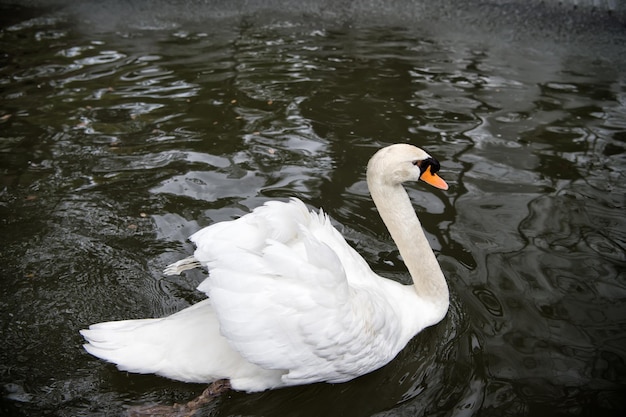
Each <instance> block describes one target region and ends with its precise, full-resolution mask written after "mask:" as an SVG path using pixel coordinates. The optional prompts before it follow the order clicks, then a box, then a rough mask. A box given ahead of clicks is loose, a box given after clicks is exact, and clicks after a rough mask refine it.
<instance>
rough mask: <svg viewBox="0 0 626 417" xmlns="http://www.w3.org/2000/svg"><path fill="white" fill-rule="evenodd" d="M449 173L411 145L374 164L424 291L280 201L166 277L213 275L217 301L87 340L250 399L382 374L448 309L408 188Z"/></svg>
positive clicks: (103, 327) (222, 226)
mask: <svg viewBox="0 0 626 417" xmlns="http://www.w3.org/2000/svg"><path fill="white" fill-rule="evenodd" d="M439 167H440V166H439V163H438V162H437V160H435V159H434V158H433V157H431V156H430V155H429V154H428V153H426V152H425V151H424V150H422V149H420V148H418V147H415V146H412V145H409V144H395V145H391V146H387V147H385V148H382V149H380V150H378V151H377V152H376V153H375V154H374V155H373V156H372V158H371V159H370V161H369V163H368V165H367V184H368V187H369V190H370V194H371V196H372V199H373V201H374V203H375V205H376V207H377V209H378V212H379V213H380V216H381V217H382V220H383V222H384V223H385V225H386V227H387V229H388V230H389V233H390V234H391V236H392V238H393V240H394V241H395V243H396V245H397V246H398V249H399V251H400V254H401V255H402V258H403V260H404V262H405V264H406V267H407V269H408V270H409V272H410V274H411V277H412V279H413V284H412V285H403V284H400V283H398V282H395V281H392V280H389V279H386V278H383V277H381V276H379V275H377V274H375V273H374V272H373V271H372V270H371V269H370V267H369V266H368V264H367V263H366V261H365V260H364V259H363V258H362V257H361V256H360V255H359V254H358V253H357V252H356V251H355V250H354V249H353V248H352V247H351V246H350V245H348V243H346V241H345V240H344V238H343V237H342V236H341V234H340V233H339V231H338V230H337V229H335V228H334V227H333V226H332V225H331V222H330V220H329V217H328V216H327V215H326V214H325V213H324V212H323V211H321V210H320V211H319V212H315V211H309V210H308V209H307V208H306V206H305V205H304V203H302V202H301V201H300V200H298V199H296V198H292V199H291V200H289V201H287V202H283V201H269V202H267V203H265V204H264V205H262V206H260V207H258V208H256V209H254V210H253V211H252V212H251V213H249V214H246V215H244V216H242V217H240V218H239V219H237V220H232V221H226V222H221V223H216V224H213V225H210V226H208V227H205V228H204V229H201V230H200V231H198V232H196V233H195V234H193V235H192V236H191V237H190V240H191V241H192V242H193V243H194V244H195V245H196V250H195V252H194V254H193V256H190V257H188V258H185V259H183V260H180V261H178V262H175V263H173V264H171V265H169V266H168V267H167V268H166V269H165V270H164V272H165V273H166V274H180V273H181V272H182V271H185V270H187V269H191V268H195V267H199V266H202V267H206V268H207V269H208V270H209V275H208V277H207V278H206V279H205V280H204V281H203V282H202V283H200V285H199V286H198V290H200V291H202V292H204V293H206V294H207V296H208V298H206V299H205V300H203V301H200V302H198V303H197V304H194V305H192V306H190V307H188V308H186V309H184V310H182V311H179V312H177V313H175V314H173V315H171V316H168V317H164V318H150V319H139V320H123V321H112V322H105V323H99V324H93V325H91V326H89V329H86V330H81V331H80V333H81V334H82V336H83V337H84V338H85V340H86V343H85V344H84V348H85V349H86V350H87V352H89V353H90V354H92V355H94V356H96V357H98V358H101V359H103V360H105V361H108V362H112V363H114V364H116V365H117V367H118V368H119V369H120V370H123V371H128V372H135V373H154V374H157V375H161V376H164V377H167V378H171V379H175V380H180V381H185V382H196V383H214V382H215V381H223V380H225V381H226V382H227V384H228V387H229V388H232V389H234V390H239V391H246V392H256V391H263V390H267V389H274V388H279V387H285V386H291V385H300V384H309V383H313V382H329V383H341V382H345V381H349V380H351V379H353V378H356V377H358V376H360V375H364V374H367V373H369V372H371V371H374V370H376V369H378V368H380V367H382V366H383V365H385V364H387V363H388V362H389V361H391V360H392V359H393V358H394V357H395V356H396V355H397V354H398V352H400V350H402V349H403V348H404V346H405V345H406V344H407V343H408V342H409V340H410V339H411V338H413V337H414V336H415V335H416V334H417V333H418V332H420V331H421V330H422V329H424V328H425V327H428V326H431V325H434V324H436V323H438V322H439V321H440V320H442V319H443V318H444V316H445V315H446V312H447V310H448V304H449V300H448V298H449V296H448V286H447V284H446V280H445V278H444V275H443V273H442V271H441V268H440V266H439V264H438V262H437V259H436V258H435V255H434V253H433V251H432V249H431V247H430V245H429V243H428V241H427V238H426V236H425V235H424V232H423V231H422V227H421V224H420V221H419V219H418V217H417V215H416V214H415V211H414V209H413V207H412V205H411V202H410V199H409V196H408V194H407V192H406V191H405V189H404V187H403V186H402V183H403V182H405V181H417V180H419V179H421V180H423V181H425V182H427V183H429V184H431V185H433V186H434V187H437V188H440V189H443V190H446V189H447V188H448V185H447V184H446V182H445V181H444V180H443V179H441V177H439V176H438V175H437V171H438V170H439Z"/></svg>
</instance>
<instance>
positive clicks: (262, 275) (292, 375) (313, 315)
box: [191, 199, 398, 384]
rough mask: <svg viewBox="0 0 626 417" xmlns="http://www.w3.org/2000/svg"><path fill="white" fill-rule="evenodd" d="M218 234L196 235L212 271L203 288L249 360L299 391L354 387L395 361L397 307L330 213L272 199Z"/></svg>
mask: <svg viewBox="0 0 626 417" xmlns="http://www.w3.org/2000/svg"><path fill="white" fill-rule="evenodd" d="M212 228H213V226H210V227H208V228H205V229H203V230H201V231H199V232H198V233H196V234H194V235H193V236H192V238H191V239H192V240H193V241H194V242H195V243H196V245H197V250H196V253H195V254H194V256H195V257H196V259H198V260H199V261H201V262H202V263H203V264H205V265H206V266H207V267H208V268H209V271H210V273H209V276H208V278H206V279H205V280H204V281H203V282H202V283H201V284H200V285H199V287H198V289H199V290H201V291H203V292H205V293H207V295H208V296H209V297H210V298H211V300H212V304H213V306H214V309H215V311H216V314H217V317H218V320H219V323H220V331H221V334H222V335H223V336H224V337H225V338H226V339H228V341H229V342H230V344H231V345H232V347H233V348H234V349H236V350H237V351H238V352H239V353H240V354H241V355H242V356H243V357H244V358H245V359H246V360H248V361H250V362H252V363H254V364H256V365H258V366H261V367H263V368H265V369H275V370H283V371H285V372H286V374H285V375H284V376H283V380H284V381H285V382H286V383H294V384H295V383H306V382H312V381H320V380H326V381H329V382H341V381H345V380H348V379H351V378H353V377H355V376H357V375H360V374H363V373H365V372H369V371H371V370H373V369H376V368H378V367H380V366H381V365H383V364H384V363H386V362H387V361H388V360H390V359H391V358H392V357H393V356H395V354H396V353H397V350H398V349H396V347H395V346H394V347H391V346H389V342H388V340H389V336H390V335H391V334H392V333H393V332H394V331H397V330H398V329H397V328H396V327H397V326H396V325H395V322H396V321H398V320H397V318H395V317H392V316H390V314H391V312H393V311H394V309H393V306H390V305H389V304H388V301H387V300H386V299H385V297H384V296H381V294H380V288H378V287H377V288H373V287H372V288H368V285H378V284H376V283H377V282H378V281H380V278H379V277H375V276H374V274H373V272H371V270H370V269H369V267H368V266H367V264H366V263H365V262H364V261H363V259H362V258H361V257H360V256H358V254H357V253H356V252H355V251H354V250H353V249H352V248H351V247H350V246H349V245H348V244H347V243H346V242H345V240H344V239H343V237H341V234H340V233H339V232H338V231H337V230H336V229H335V228H334V227H333V226H332V225H331V224H330V221H329V219H328V217H327V216H326V215H325V214H323V213H322V212H320V213H314V212H309V211H308V210H307V209H306V207H305V206H304V204H303V203H302V202H300V201H299V200H296V199H292V200H291V201H290V202H288V203H281V202H276V201H273V202H271V203H270V204H266V205H264V206H262V207H260V208H258V209H256V210H254V211H253V212H252V213H250V214H248V215H246V216H243V217H241V218H240V219H237V220H234V221H231V222H226V223H219V227H218V228H215V230H211V229H212ZM236 234H238V236H236ZM367 274H370V275H371V277H372V278H373V277H375V279H370V280H368V279H366V278H367V277H364V275H367ZM383 330H384V331H383ZM390 356H391V357H390Z"/></svg>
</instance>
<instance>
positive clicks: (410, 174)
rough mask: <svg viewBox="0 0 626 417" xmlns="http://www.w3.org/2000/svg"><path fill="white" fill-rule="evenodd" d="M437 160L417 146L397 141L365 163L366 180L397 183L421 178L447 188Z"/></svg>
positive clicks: (443, 188) (434, 185)
mask: <svg viewBox="0 0 626 417" xmlns="http://www.w3.org/2000/svg"><path fill="white" fill-rule="evenodd" d="M438 171H439V162H438V161H437V160H436V159H435V158H433V157H432V156H430V155H429V154H428V153H426V152H425V151H424V150H423V149H420V148H418V147H417V146H413V145H409V144H406V143H398V144H395V145H390V146H387V147H385V148H382V149H381V150H379V151H378V152H376V153H375V154H374V156H372V158H371V159H370V161H369V163H368V164H367V181H368V182H370V183H371V182H372V181H373V182H378V183H385V184H388V185H398V184H401V183H403V182H406V181H418V180H422V181H425V182H427V183H428V184H430V185H432V186H433V187H437V188H440V189H442V190H447V189H448V184H446V182H445V181H444V180H443V179H442V178H441V177H440V176H439V175H437V172H438Z"/></svg>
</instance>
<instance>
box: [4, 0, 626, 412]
mask: <svg viewBox="0 0 626 417" xmlns="http://www.w3.org/2000/svg"><path fill="white" fill-rule="evenodd" d="M124 4H127V3H124ZM128 4H131V5H135V6H136V7H135V9H137V8H141V7H143V6H145V5H144V4H143V3H142V2H135V3H128ZM177 4H180V2H179V3H177ZM92 6H93V5H92ZM118 6H119V5H118ZM161 6H163V5H161ZM196 6H197V4H196ZM120 7H121V6H120ZM207 7H208V6H207ZM2 8H3V12H2V13H3V14H4V16H5V17H4V18H3V19H4V20H3V22H4V23H3V27H2V31H1V32H0V41H1V42H2V52H3V54H2V58H1V59H2V61H1V62H2V66H1V69H0V86H1V87H0V96H1V100H0V167H1V169H2V171H1V175H0V178H1V180H2V188H1V190H0V240H1V241H0V253H1V266H0V277H1V279H0V317H1V318H2V321H1V327H0V332H1V335H2V340H3V344H2V348H1V349H0V382H1V384H2V386H3V388H4V394H3V399H2V400H1V403H0V404H1V405H0V410H2V412H3V413H4V415H58V416H77V415H119V414H120V413H121V412H122V411H123V410H125V409H127V408H128V407H129V406H132V405H136V404H145V403H172V402H174V401H179V402H182V401H187V400H190V399H191V398H193V397H194V396H195V395H197V394H199V393H200V392H201V391H202V390H203V388H204V387H203V386H201V385H196V384H184V383H179V382H174V381H169V380H166V379H163V378H159V377H155V376H142V375H131V374H127V373H124V372H120V371H118V370H117V369H115V367H113V366H112V365H108V364H105V363H103V362H102V361H99V360H97V359H95V358H93V357H91V356H89V355H88V354H86V353H85V352H84V351H83V350H82V348H81V344H82V339H81V337H80V336H79V334H78V330H79V329H81V328H84V327H86V326H88V325H89V324H91V323H95V322H99V321H108V320H118V319H127V318H141V317H155V316H162V315H166V314H171V313H173V312H175V311H178V310H180V309H182V308H184V307H186V306H188V305H190V304H192V303H194V302H197V301H199V300H201V299H202V298H203V294H201V293H199V292H197V291H195V287H196V286H197V285H198V284H199V282H201V281H202V279H203V278H204V276H205V275H204V273H203V272H201V271H194V272H190V273H186V274H185V275H184V276H182V277H165V276H163V274H162V273H161V270H162V268H163V267H164V266H165V265H167V264H168V263H170V262H173V261H175V260H177V259H179V258H182V257H185V256H187V255H188V254H190V253H191V251H192V250H193V248H192V246H191V244H190V243H189V242H187V241H186V238H187V237H188V236H189V235H190V234H192V233H193V232H194V231H196V230H198V229H199V228H201V227H203V226H206V225H209V224H212V223H214V222H218V221H222V220H229V219H233V218H237V217H239V216H241V215H243V214H245V213H248V212H249V211H251V210H252V209H253V208H254V207H256V206H258V205H260V204H262V203H263V202H265V201H267V200H270V199H275V198H280V199H285V198H288V197H290V196H297V197H299V198H301V199H302V200H303V201H304V202H305V203H306V204H307V205H309V206H310V207H311V208H315V207H324V209H325V210H326V211H327V212H328V213H329V214H330V216H331V217H332V219H333V221H334V222H335V224H336V225H337V227H338V228H340V230H342V232H343V233H344V235H345V236H346V237H347V239H348V241H349V242H350V243H351V244H352V245H353V246H355V247H356V248H357V249H358V250H359V252H360V253H362V254H363V256H364V257H365V259H366V260H367V261H368V262H369V263H370V264H371V265H372V267H373V269H374V270H376V271H377V272H379V273H381V274H383V275H385V276H387V277H389V278H390V279H396V280H399V281H402V282H409V277H408V275H407V273H406V271H405V269H404V266H403V264H402V261H401V259H400V258H399V255H398V252H397V250H396V248H395V246H394V244H393V242H392V241H391V239H390V238H389V236H388V234H387V232H386V230H385V229H384V226H383V225H382V222H381V221H380V219H379V217H378V215H377V213H376V211H375V209H374V207H373V204H372V202H371V200H370V198H369V195H368V192H367V188H366V185H365V165H366V163H367V160H368V158H369V157H370V156H371V155H372V154H373V153H374V152H375V151H376V150H377V149H378V148H380V147H382V146H385V145H387V144H390V143H394V142H409V143H413V144H417V145H419V146H421V147H423V148H425V149H427V150H428V151H429V152H430V153H431V154H432V155H434V156H435V157H436V158H437V159H439V161H440V162H441V164H442V171H441V174H442V176H443V177H444V178H445V179H446V180H447V181H448V183H449V184H450V185H451V187H450V189H449V190H448V191H445V192H443V191H439V190H434V189H432V188H427V187H426V186H424V185H423V184H411V185H408V191H409V194H410V196H411V199H412V201H413V203H414V205H415V208H416V210H417V212H418V214H419V216H420V219H421V220H422V222H423V226H424V228H425V231H426V233H427V236H428V238H429V240H430V241H431V244H432V246H433V248H434V250H435V252H436V254H437V256H438V259H439V261H440V263H441V266H442V269H443V271H444V273H445V275H446V276H447V278H448V282H449V285H450V289H451V298H452V300H451V307H450V311H449V313H448V315H447V317H446V318H445V319H444V321H442V322H441V323H440V324H438V325H436V326H434V327H432V328H429V329H427V330H425V331H424V332H423V333H421V334H420V335H418V336H417V337H416V338H415V339H414V340H412V341H411V343H410V344H409V345H408V346H407V347H406V349H404V350H403V351H402V352H401V354H400V355H399V356H398V357H397V358H396V359H395V360H394V361H393V362H392V363H390V364H389V365H388V366H386V367H384V368H383V369H381V370H379V371H377V372H374V373H372V374H370V375H367V376H364V377H362V378H359V379H357V380H355V381H352V382H349V383H345V384H338V385H327V384H316V385H311V386H305V387H295V388H289V389H283V390H277V391H271V392H265V393H257V394H243V393H232V394H231V395H227V396H224V397H222V398H221V399H219V400H218V401H216V402H215V403H213V404H212V405H210V406H208V407H207V408H206V409H205V410H203V413H204V415H212V416H235V415H250V416H252V415H255V416H261V415H263V416H272V415H276V416H286V415H289V416H320V415H329V416H333V415H337V416H338V415H342V416H374V415H376V416H416V415H438V416H439V415H441V416H444V415H445V416H452V415H454V416H470V415H480V416H507V415H514V416H523V415H528V416H541V415H546V416H555V415H572V416H578V415H593V416H602V415H615V416H617V415H622V413H623V412H624V410H625V409H626V402H625V400H624V397H623V393H624V387H625V383H626V364H625V359H626V332H625V331H626V304H625V301H626V275H625V273H624V267H625V266H626V255H625V242H626V218H625V216H624V205H625V191H626V187H625V185H624V184H625V183H626V182H625V180H626V178H625V176H626V172H625V170H626V152H625V148H626V79H625V72H624V70H625V68H624V60H623V56H620V54H619V53H618V51H620V50H622V51H623V49H622V47H623V46H624V45H626V34H624V31H623V25H622V26H620V24H618V23H617V22H616V21H615V19H613V18H611V16H608V17H607V16H605V15H601V16H599V15H597V14H596V15H594V16H592V18H593V19H599V20H593V21H592V22H593V23H598V22H600V23H602V25H601V26H594V28H595V29H594V30H593V31H591V30H589V31H588V32H584V30H585V27H582V29H580V28H579V29H580V30H579V32H581V31H582V35H581V34H580V33H574V31H571V32H570V35H571V36H565V37H564V36H562V35H563V31H566V29H568V28H567V27H566V28H565V29H564V28H563V27H557V28H555V33H556V34H554V36H552V37H548V38H546V37H544V36H543V35H544V34H545V33H544V32H541V33H540V35H541V36H537V37H535V38H533V37H532V36H531V35H529V34H524V33H521V32H518V31H516V30H515V29H514V28H507V30H500V29H501V28H498V27H497V26H498V25H497V23H495V22H493V24H492V25H491V26H490V27H489V28H488V30H493V31H494V32H492V33H486V34H483V35H481V33H480V31H481V30H480V29H477V28H463V27H462V26H459V27H456V26H455V29H452V27H451V26H450V27H446V26H441V25H438V24H433V25H428V24H424V25H411V24H407V23H406V21H405V20H403V19H401V18H398V19H397V20H389V19H386V20H378V21H377V20H376V19H368V18H362V19H356V18H355V19H347V18H346V13H347V11H346V10H345V9H344V10H341V12H342V13H341V14H340V15H341V16H340V17H332V16H331V17H330V18H329V17H328V16H327V15H323V14H322V15H321V16H320V15H316V16H315V18H313V19H312V18H310V16H309V15H307V14H306V12H307V11H306V10H304V11H302V10H298V13H300V14H298V13H294V14H289V13H287V12H284V13H275V14H272V13H265V12H263V13H262V12H260V11H259V12H258V13H257V14H255V13H246V12H244V11H242V10H236V12H232V13H226V12H222V13H221V14H216V17H214V18H212V19H209V20H206V21H203V19H194V18H192V17H191V16H190V15H193V14H194V10H189V9H186V10H183V11H178V12H177V13H178V15H177V16H176V17H171V18H170V19H168V18H167V16H166V17H163V16H160V18H159V19H156V18H154V16H152V15H150V13H149V12H147V14H146V15H144V16H148V17H150V18H147V17H145V18H143V19H139V20H133V19H131V18H130V17H129V16H130V14H132V13H138V10H130V11H129V10H126V9H122V12H124V13H129V14H128V15H127V14H124V13H119V14H118V20H115V21H110V20H107V19H105V18H106V17H107V15H106V12H107V11H109V12H111V10H107V9H106V8H105V7H104V6H103V10H96V11H91V12H90V13H91V14H87V18H86V17H85V13H87V12H86V11H85V10H83V9H81V8H80V7H78V6H77V7H76V8H75V9H72V10H71V13H70V12H68V11H67V10H64V11H63V12H58V11H57V10H56V9H48V8H44V9H39V8H23V7H16V6H7V5H3V6H2ZM209 10H210V9H209ZM139 11H140V12H143V11H142V10H139ZM5 12H6V13H5ZM330 12H332V10H331V11H329V14H332V13H330ZM356 12H358V10H355V15H358V13H356ZM361 12H362V10H361ZM387 12H388V10H387ZM401 12H402V11H400V12H399V14H402V13H401ZM198 13H204V14H205V15H206V14H210V13H209V11H207V9H206V8H205V9H199V10H198ZM337 13H338V14H339V12H337ZM413 13H417V12H416V11H413ZM77 16H78V17H77ZM109 17H110V16H109ZM370 17H371V16H370ZM89 19H91V20H89ZM125 19H128V20H129V21H126V20H125ZM590 19H591V18H590ZM457 23H458V22H457ZM570 29H571V28H570ZM465 30H466V31H465ZM544 30H546V31H549V29H546V28H544ZM603 31H604V32H606V33H609V36H608V38H609V39H610V42H607V41H606V39H604V40H603V38H602V37H601V36H600V35H599V33H600V34H601V33H602V32H603ZM592 32H593V33H592ZM575 35H576V36H575Z"/></svg>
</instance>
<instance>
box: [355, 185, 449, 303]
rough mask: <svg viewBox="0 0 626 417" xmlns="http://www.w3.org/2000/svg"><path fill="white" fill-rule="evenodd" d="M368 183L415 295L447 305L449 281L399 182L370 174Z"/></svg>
mask: <svg viewBox="0 0 626 417" xmlns="http://www.w3.org/2000/svg"><path fill="white" fill-rule="evenodd" d="M367 184H368V187H369V190H370V193H371V195H372V199H373V200H374V204H376V208H378V212H379V213H380V217H381V218H382V219H383V222H384V223H385V226H387V229H388V230H389V233H390V234H391V237H392V238H393V240H394V242H395V243H396V245H397V246H398V249H399V250H400V255H402V258H403V259H404V263H405V265H406V267H407V269H408V270H409V273H410V274H411V277H412V278H413V285H414V286H415V291H416V292H417V295H418V296H419V297H420V298H422V299H425V300H428V301H430V302H433V303H435V304H437V305H442V306H443V305H445V308H446V309H447V306H448V285H447V283H446V279H445V277H444V276H443V273H442V272H441V268H440V267H439V263H438V262H437V258H435V254H434V253H433V250H432V248H431V247H430V244H429V243H428V240H427V239H426V235H425V234H424V231H423V230H422V225H421V223H420V221H419V219H418V218H417V215H416V214H415V210H414V209H413V206H412V205H411V201H410V199H409V195H408V194H407V192H406V190H405V189H404V187H403V186H402V185H401V184H396V185H390V184H388V183H384V182H382V181H379V180H378V179H376V178H373V177H372V178H370V176H369V175H368V178H367Z"/></svg>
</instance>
